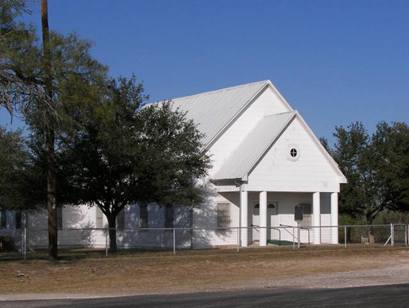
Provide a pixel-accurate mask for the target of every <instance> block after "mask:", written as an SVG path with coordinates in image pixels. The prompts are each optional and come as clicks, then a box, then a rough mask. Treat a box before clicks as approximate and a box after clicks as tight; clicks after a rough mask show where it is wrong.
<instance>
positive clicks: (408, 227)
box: [406, 225, 409, 246]
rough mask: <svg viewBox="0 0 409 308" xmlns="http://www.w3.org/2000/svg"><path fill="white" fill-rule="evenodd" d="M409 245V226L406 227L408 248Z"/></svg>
mask: <svg viewBox="0 0 409 308" xmlns="http://www.w3.org/2000/svg"><path fill="white" fill-rule="evenodd" d="M408 245H409V225H406V246H408Z"/></svg>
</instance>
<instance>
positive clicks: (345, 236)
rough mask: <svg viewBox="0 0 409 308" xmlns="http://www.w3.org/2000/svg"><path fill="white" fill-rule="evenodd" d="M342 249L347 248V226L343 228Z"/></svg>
mask: <svg viewBox="0 0 409 308" xmlns="http://www.w3.org/2000/svg"><path fill="white" fill-rule="evenodd" d="M344 247H345V248H347V226H344Z"/></svg>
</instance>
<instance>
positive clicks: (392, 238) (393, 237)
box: [391, 224, 395, 246]
mask: <svg viewBox="0 0 409 308" xmlns="http://www.w3.org/2000/svg"><path fill="white" fill-rule="evenodd" d="M391 246H395V228H394V225H393V224H391Z"/></svg>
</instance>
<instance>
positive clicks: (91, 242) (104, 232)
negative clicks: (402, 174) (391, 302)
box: [0, 224, 408, 259]
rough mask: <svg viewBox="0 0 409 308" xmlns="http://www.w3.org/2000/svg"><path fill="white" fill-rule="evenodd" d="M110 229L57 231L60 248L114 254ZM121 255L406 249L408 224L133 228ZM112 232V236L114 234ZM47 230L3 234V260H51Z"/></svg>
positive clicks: (120, 243) (125, 234)
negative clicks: (218, 250) (214, 250)
mask: <svg viewBox="0 0 409 308" xmlns="http://www.w3.org/2000/svg"><path fill="white" fill-rule="evenodd" d="M109 231H110V230H109V229H107V228H82V229H62V230H58V246H59V249H60V250H61V251H63V252H64V253H68V254H74V255H75V254H81V253H84V254H86V253H88V254H89V253H97V254H101V255H109V254H110V251H111V248H112V247H110V246H111V245H110V232H109ZM115 231H116V244H117V249H118V250H119V251H121V250H131V249H134V250H164V251H170V252H173V253H176V252H177V251H178V250H183V249H202V248H220V247H223V248H233V249H236V250H237V251H240V249H242V248H244V247H250V248H251V247H290V248H294V249H295V248H301V247H307V246H312V245H331V246H336V245H338V246H340V247H345V248H347V247H354V246H398V245H400V246H407V245H408V225H405V224H390V225H342V226H341V225H340V226H287V225H280V226H276V227H260V226H251V227H227V228H134V229H117V230H115ZM111 233H112V232H111ZM47 245H48V232H47V229H38V228H36V229H27V228H21V229H18V230H0V259H7V258H26V257H41V256H46V255H47V254H46V251H47Z"/></svg>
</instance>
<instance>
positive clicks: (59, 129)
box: [0, 0, 106, 258]
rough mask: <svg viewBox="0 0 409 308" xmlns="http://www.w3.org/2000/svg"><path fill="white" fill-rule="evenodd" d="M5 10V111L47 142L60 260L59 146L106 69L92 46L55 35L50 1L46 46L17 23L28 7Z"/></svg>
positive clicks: (0, 101) (52, 246)
mask: <svg viewBox="0 0 409 308" xmlns="http://www.w3.org/2000/svg"><path fill="white" fill-rule="evenodd" d="M1 4H2V5H1V6H0V10H1V11H0V22H1V24H0V34H1V36H0V105H1V106H5V107H6V108H7V109H8V110H9V111H10V112H13V111H18V112H21V114H22V115H23V116H24V118H25V120H26V122H27V124H29V127H30V129H31V131H32V134H33V135H36V140H37V141H41V144H42V147H43V154H45V157H46V164H45V165H44V168H45V171H46V178H47V181H46V185H47V189H46V194H47V198H46V200H47V204H48V212H49V225H48V231H49V255H50V257H52V258H56V257H57V224H56V221H57V219H56V206H57V204H56V198H57V196H58V194H59V192H58V191H56V187H58V186H59V185H58V183H56V172H57V171H56V169H57V168H58V166H57V165H58V162H57V161H56V156H58V144H59V142H60V140H61V139H62V138H64V136H65V135H67V134H68V133H69V131H70V128H69V127H70V125H73V124H75V121H73V120H72V118H71V115H72V114H73V113H74V111H73V108H74V109H78V108H79V107H78V106H81V105H82V104H87V103H89V101H90V100H92V98H90V97H92V95H93V93H95V92H96V91H95V90H94V89H95V88H97V87H99V85H100V84H102V83H103V81H104V79H105V74H106V68H105V67H104V66H103V65H101V64H99V63H98V62H97V61H95V60H94V59H93V58H92V57H91V56H90V53H89V49H90V43H89V42H87V41H84V40H81V39H79V38H78V37H77V36H76V35H67V36H64V35H60V34H58V33H55V32H50V31H49V29H48V9H47V1H46V0H42V7H41V12H42V40H41V42H40V40H39V39H38V37H37V35H36V31H35V28H34V27H33V26H31V25H26V24H24V23H22V22H18V21H17V20H18V17H19V16H20V15H21V14H22V13H24V12H26V10H25V2H24V1H20V0H2V3H1ZM73 106H75V107H73ZM67 111H69V112H67ZM56 152H57V153H56Z"/></svg>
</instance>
